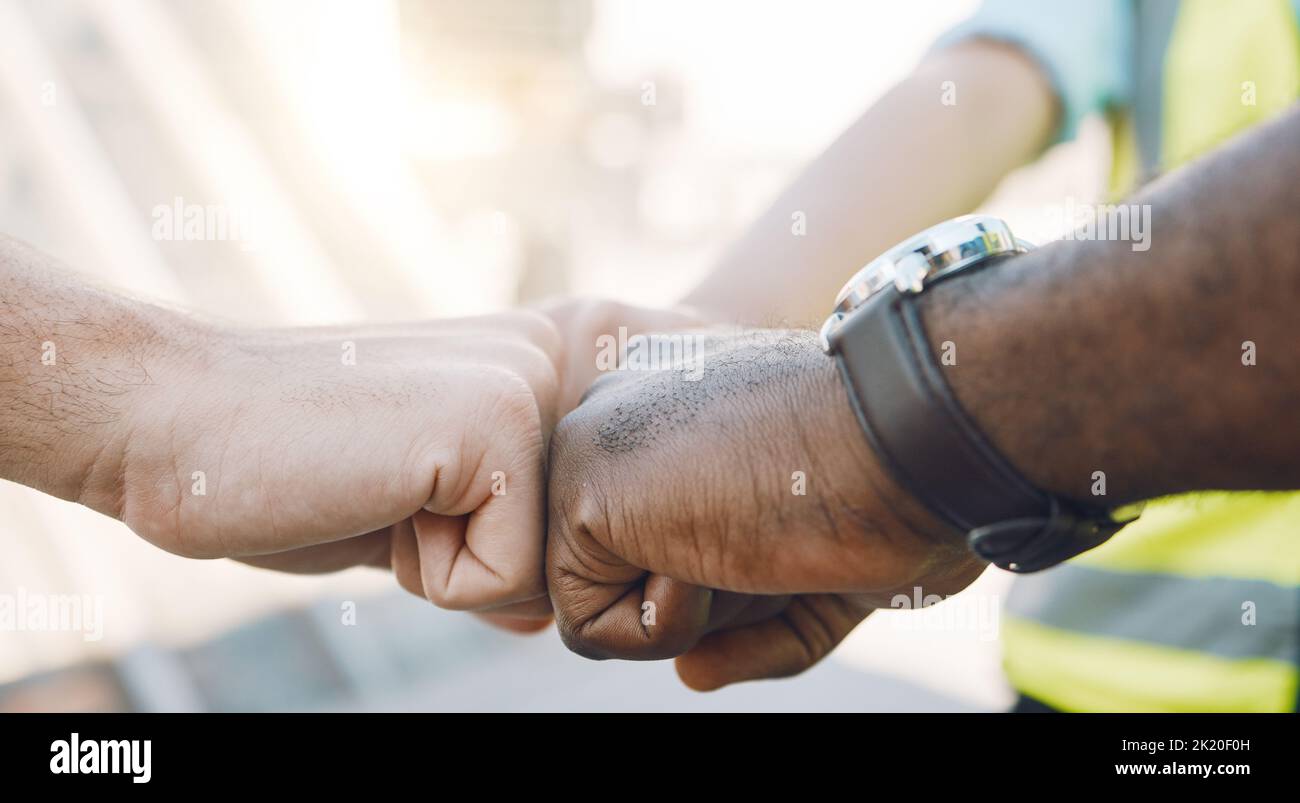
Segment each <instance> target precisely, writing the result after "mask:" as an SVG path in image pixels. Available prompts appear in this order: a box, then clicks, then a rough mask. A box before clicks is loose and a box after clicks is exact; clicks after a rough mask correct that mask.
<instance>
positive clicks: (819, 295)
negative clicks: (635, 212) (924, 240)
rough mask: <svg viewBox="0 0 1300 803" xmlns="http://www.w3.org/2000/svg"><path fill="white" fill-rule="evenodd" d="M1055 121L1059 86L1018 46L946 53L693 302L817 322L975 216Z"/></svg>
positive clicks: (861, 128) (838, 148)
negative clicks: (928, 235)
mask: <svg viewBox="0 0 1300 803" xmlns="http://www.w3.org/2000/svg"><path fill="white" fill-rule="evenodd" d="M947 81H951V82H953V87H952V89H953V90H954V92H955V96H952V95H949V96H948V98H949V99H955V101H956V102H955V103H953V104H952V105H945V103H944V102H943V101H944V100H945V95H944V91H945V87H944V82H947ZM1055 117H1056V112H1055V100H1054V96H1053V94H1052V91H1051V87H1050V86H1049V85H1048V83H1047V81H1046V80H1044V78H1043V77H1042V75H1041V73H1040V71H1039V69H1038V68H1037V66H1036V65H1035V64H1034V63H1033V62H1032V61H1031V60H1030V59H1028V58H1027V57H1026V56H1024V55H1023V54H1021V53H1020V52H1019V51H1017V50H1016V49H1014V48H1011V47H1008V46H1005V45H1000V44H996V43H993V42H991V41H984V40H975V41H971V42H968V43H963V44H960V45H956V46H954V47H952V48H949V49H946V50H943V51H940V52H938V53H935V54H933V55H931V56H930V57H929V58H927V60H926V61H925V62H924V63H923V64H921V66H920V67H918V68H917V70H916V71H915V72H913V73H912V74H911V75H910V76H909V77H908V78H907V79H905V80H904V81H903V82H901V83H900V84H899V85H898V86H896V87H894V88H893V89H891V90H890V91H889V92H887V93H886V94H885V95H884V96H883V97H882V98H880V100H878V101H877V102H876V103H875V104H874V105H873V106H872V107H871V108H870V109H869V110H867V111H866V112H865V113H864V114H863V115H862V117H860V118H859V119H858V120H857V121H856V122H855V123H854V124H853V125H852V126H850V127H849V129H848V130H847V131H845V132H844V133H843V134H842V135H841V136H840V137H839V138H838V139H837V140H836V141H835V142H834V143H833V144H832V145H831V146H830V147H829V148H828V149H827V150H826V151H825V153H823V154H822V155H821V156H819V157H818V158H817V159H816V160H815V161H814V162H813V163H812V164H811V165H809V167H808V168H807V169H806V170H805V171H804V172H803V174H802V175H801V176H800V177H799V178H798V179H797V180H796V181H795V182H794V183H793V184H792V185H791V186H790V187H789V188H788V189H787V190H785V192H783V193H782V194H781V196H780V197H779V198H777V200H776V201H775V202H774V203H773V204H772V206H771V207H770V208H769V209H768V210H767V211H766V212H765V213H764V214H763V215H762V216H761V217H759V218H758V219H757V221H755V222H754V223H753V225H752V226H750V228H749V230H748V231H747V232H746V233H745V234H744V235H743V236H742V237H741V238H740V239H739V240H737V241H736V243H735V244H734V246H733V247H732V248H731V249H730V250H729V251H728V252H727V253H726V254H725V256H724V257H723V259H722V260H721V262H720V263H719V264H718V266H717V268H716V269H715V270H714V271H713V272H712V273H711V274H710V275H709V276H708V277H707V278H706V279H705V280H704V281H703V282H702V283H701V284H700V285H699V287H697V288H696V289H695V290H694V291H692V292H691V293H690V294H689V295H688V296H687V297H686V298H685V299H684V301H683V303H684V304H685V305H687V306H688V307H690V308H693V309H695V310H697V311H699V312H700V313H702V314H703V315H704V316H705V317H706V318H709V319H711V320H716V321H720V322H727V323H745V324H750V325H759V326H769V325H775V324H791V325H814V324H815V323H818V322H820V319H821V318H823V317H825V315H826V313H827V310H828V309H829V307H830V304H831V300H832V299H833V298H834V295H835V292H836V291H837V290H839V288H840V285H841V284H843V282H844V280H845V279H846V278H848V276H849V275H851V274H852V273H853V271H854V270H856V269H857V268H859V267H861V266H862V265H863V264H865V263H866V262H867V261H868V260H870V259H871V258H873V257H874V256H875V255H876V254H878V253H880V252H882V251H884V250H885V249H886V248H888V247H890V246H891V245H893V244H894V243H896V242H898V241H900V240H902V239H903V238H905V237H907V236H908V235H910V234H912V233H914V232H916V231H919V230H921V229H923V228H925V227H927V226H930V225H932V224H934V223H937V222H939V221H941V220H943V219H945V218H948V217H952V216H955V215H959V214H963V213H966V212H969V211H971V210H972V209H973V208H974V207H975V206H976V205H977V204H978V203H979V202H980V201H982V200H983V199H984V198H985V197H986V196H987V195H988V194H989V193H990V192H992V190H993V188H994V187H996V186H997V183H998V182H999V181H1000V180H1001V179H1002V177H1003V176H1004V175H1005V174H1006V173H1007V172H1009V171H1010V170H1012V169H1014V168H1016V167H1018V166H1020V165H1022V164H1025V163H1027V162H1029V161H1030V160H1032V159H1033V158H1035V157H1036V156H1037V155H1038V154H1039V153H1040V152H1041V150H1042V149H1043V148H1044V147H1045V146H1046V145H1047V142H1048V139H1049V137H1050V135H1051V130H1052V126H1053V122H1054V119H1055ZM796 215H799V216H801V217H800V218H799V219H796ZM799 225H802V227H803V230H802V231H803V233H798V231H799Z"/></svg>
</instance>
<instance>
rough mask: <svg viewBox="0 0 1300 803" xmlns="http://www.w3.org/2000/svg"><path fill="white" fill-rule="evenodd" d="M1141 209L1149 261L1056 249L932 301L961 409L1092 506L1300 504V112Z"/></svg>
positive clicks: (1014, 456)
mask: <svg viewBox="0 0 1300 803" xmlns="http://www.w3.org/2000/svg"><path fill="white" fill-rule="evenodd" d="M1130 202H1131V203H1133V204H1139V205H1141V204H1149V205H1150V208H1151V223H1150V230H1149V238H1150V239H1149V245H1150V250H1147V251H1142V250H1134V248H1133V247H1132V246H1133V243H1131V242H1127V241H1124V240H1110V241H1062V242H1057V243H1053V244H1051V245H1049V246H1047V247H1044V248H1042V249H1040V250H1039V251H1036V252H1033V253H1030V254H1027V255H1025V256H1022V257H1017V258H1014V259H1011V260H1008V261H1006V262H1003V263H1001V264H999V265H995V266H992V267H990V268H988V269H986V270H981V271H978V272H975V273H972V274H969V275H965V276H959V277H957V278H954V279H953V280H951V281H949V282H942V283H940V284H938V285H936V286H935V288H934V289H933V291H932V292H931V293H929V294H927V296H925V297H924V298H925V300H924V301H923V308H924V312H925V314H924V320H925V324H926V328H927V333H928V336H929V338H930V340H931V343H932V344H933V346H934V348H936V349H939V348H940V345H941V344H942V343H943V342H944V341H950V342H951V343H952V344H953V346H955V357H956V365H954V366H949V367H947V368H945V371H946V376H947V377H948V379H949V382H950V383H951V385H952V387H953V389H954V391H955V393H956V395H957V398H958V399H959V401H960V402H961V403H962V405H963V406H964V407H965V408H966V409H967V411H968V412H969V413H970V414H971V415H972V416H973V417H974V419H975V420H976V421H977V422H978V423H979V424H980V426H981V427H982V428H983V430H984V431H985V432H986V433H987V434H988V436H989V437H990V438H991V439H992V440H993V442H994V443H995V444H996V445H997V446H998V447H999V448H1000V449H1001V450H1002V452H1003V453H1004V454H1005V455H1006V456H1007V457H1008V458H1009V459H1010V460H1011V461H1012V463H1013V464H1015V465H1016V466H1018V467H1019V468H1020V469H1021V471H1023V472H1024V473H1025V474H1026V475H1027V476H1028V477H1029V478H1030V479H1031V480H1033V481H1034V482H1036V483H1038V484H1040V485H1041V486H1043V487H1046V488H1049V489H1052V490H1054V491H1057V492H1060V493H1063V494H1066V495H1068V496H1072V497H1075V498H1078V499H1086V500H1089V501H1093V502H1095V501H1097V500H1096V499H1095V498H1094V495H1093V493H1092V489H1093V487H1094V485H1095V483H1096V479H1097V478H1096V476H1095V475H1094V472H1104V474H1105V480H1106V491H1107V494H1106V498H1107V500H1109V501H1110V502H1113V503H1125V502H1130V501H1135V500H1139V499H1147V498H1151V497H1155V496H1160V495H1165V494H1170V493H1175V492H1180V491H1189V490H1210V489H1224V490H1238V489H1257V490H1271V489H1294V488H1300V427H1298V426H1296V411H1297V402H1298V401H1300V359H1298V357H1300V339H1298V336H1297V331H1296V321H1297V316H1296V306H1297V302H1298V301H1300V226H1297V225H1296V218H1295V215H1296V210H1297V209H1300V107H1295V108H1293V109H1292V110H1291V111H1290V112H1289V113H1288V114H1286V115H1285V116H1284V117H1283V118H1282V119H1280V120H1278V121H1275V122H1273V123H1271V124H1268V125H1266V126H1263V127H1261V128H1259V129H1256V130H1254V131H1252V132H1250V133H1247V134H1245V135H1243V136H1241V137H1239V138H1237V139H1235V140H1233V141H1232V142H1230V143H1229V144H1227V145H1225V146H1224V147H1223V148H1221V149H1219V150H1218V151H1216V152H1214V153H1212V154H1210V155H1209V156H1207V157H1205V158H1203V159H1201V160H1199V161H1197V162H1195V163H1193V164H1191V165H1189V166H1187V167H1186V168H1184V169H1183V170H1181V171H1179V172H1177V173H1174V174H1172V175H1170V176H1167V177H1166V178H1165V179H1163V180H1161V181H1159V182H1157V183H1155V184H1153V185H1151V186H1149V187H1148V188H1147V189H1145V190H1144V191H1143V192H1142V193H1141V194H1139V195H1138V196H1136V197H1135V198H1133V199H1131V201H1130Z"/></svg>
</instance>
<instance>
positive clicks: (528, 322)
mask: <svg viewBox="0 0 1300 803" xmlns="http://www.w3.org/2000/svg"><path fill="white" fill-rule="evenodd" d="M509 315H510V316H511V322H512V324H513V325H514V329H515V330H516V331H518V332H520V333H521V334H522V335H523V336H524V338H525V339H527V340H528V342H529V343H531V344H532V345H534V346H536V347H537V348H538V349H539V350H540V351H541V353H542V354H544V355H546V357H547V359H549V360H552V361H554V360H555V359H556V358H558V356H559V355H560V353H561V351H562V350H563V336H562V335H561V334H560V328H559V326H557V325H556V323H555V321H554V320H552V319H551V317H550V316H549V315H546V314H545V313H542V312H538V311H537V310H528V309H524V310H514V311H512V312H510V313H509Z"/></svg>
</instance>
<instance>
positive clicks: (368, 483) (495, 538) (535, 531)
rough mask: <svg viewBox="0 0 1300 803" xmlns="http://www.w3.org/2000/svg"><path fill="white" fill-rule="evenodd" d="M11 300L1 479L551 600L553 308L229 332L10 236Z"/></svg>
mask: <svg viewBox="0 0 1300 803" xmlns="http://www.w3.org/2000/svg"><path fill="white" fill-rule="evenodd" d="M0 297H2V298H4V299H5V301H4V304H3V307H2V308H0V332H3V340H2V341H0V349H2V352H0V353H2V354H3V362H0V411H2V412H0V417H2V418H0V432H3V436H4V439H5V445H6V448H4V449H3V450H0V452H2V453H3V454H2V455H0V472H2V473H3V476H5V477H6V478H9V479H13V480H15V481H18V482H22V483H25V484H28V485H31V486H32V487H35V488H38V489H40V490H43V491H46V492H48V493H52V494H55V495H57V496H60V497H62V498H64V499H71V500H75V501H79V502H81V503H83V504H85V505H87V506H89V507H91V508H93V509H95V510H97V511H99V512H101V513H105V514H107V515H110V516H114V517H116V518H119V519H121V520H122V521H124V522H125V523H126V524H127V525H128V526H129V527H130V528H131V529H132V530H134V531H135V532H136V533H137V534H138V535H140V536H141V537H143V538H145V539H146V540H148V541H149V542H151V543H153V544H155V545H156V546H158V547H160V548H162V549H165V550H168V551H170V552H174V553H176V554H179V555H183V556H186V557H193V558H216V557H234V558H239V559H242V560H244V561H246V562H249V563H252V564H254V565H258V566H265V567H270V568H277V569H281V570H288V571H329V570H334V569H338V568H343V567H345V566H350V565H356V564H362V563H364V564H372V565H387V566H391V568H392V569H393V571H394V572H395V574H396V575H397V579H398V581H399V582H400V583H401V584H402V585H403V587H405V588H407V589H408V590H411V591H413V592H415V593H419V594H421V595H422V596H426V597H428V598H429V599H430V600H431V601H433V602H435V603H436V604H438V605H441V606H443V607H448V608H455V609H472V610H488V609H491V610H497V611H498V612H502V613H510V614H516V615H529V616H544V615H546V614H547V611H548V609H549V603H548V601H547V599H546V596H545V584H544V579H543V576H542V572H541V565H542V552H543V535H544V530H543V521H544V496H545V486H544V477H545V473H544V472H545V455H546V436H547V435H548V433H549V431H550V428H551V426H552V425H553V423H554V421H555V418H556V398H557V393H558V388H559V385H558V377H557V374H556V371H555V368H554V365H555V362H556V361H557V359H558V357H559V353H560V341H559V335H558V333H557V332H556V330H555V328H554V326H553V325H552V324H551V322H550V321H549V319H547V318H546V317H545V316H542V315H540V314H538V313H532V312H519V313H510V314H507V315H501V316H492V317H486V318H478V319H464V320H453V321H442V322H433V323H422V324H413V325H406V326H383V327H371V328H326V329H301V330H283V331H241V330H233V329H228V328H225V327H221V326H217V325H213V324H207V323H203V322H198V321H195V320H193V319H191V318H188V317H186V316H182V315H180V314H177V313H172V312H170V311H167V310H163V309H159V308H157V307H154V306H151V305H148V304H143V303H140V302H138V301H134V300H132V299H127V298H124V297H121V296H116V295H114V294H111V293H106V292H101V291H97V290H94V289H93V288H90V287H87V286H86V285H85V283H84V282H83V281H82V280H80V279H78V278H77V277H74V276H71V275H69V274H66V273H64V272H62V271H61V270H60V269H59V268H58V267H57V266H55V265H53V264H51V262H50V260H48V259H47V258H46V257H44V256H43V255H41V254H39V253H38V252H36V251H34V250H33V249H30V248H29V247H27V246H25V245H22V244H20V243H18V242H16V241H12V240H4V241H0ZM46 342H49V343H53V344H54V345H55V346H56V348H57V354H56V359H55V360H54V361H53V362H52V364H45V363H43V362H42V360H41V357H42V345H43V344H44V343H46ZM345 348H351V349H352V351H353V353H354V354H355V364H345V361H344V359H343V356H344V354H345ZM196 471H201V472H203V475H204V477H203V481H204V484H205V486H206V487H205V489H204V490H205V493H204V494H196V493H195V492H194V483H195V481H196V478H195V477H194V472H196ZM496 472H500V474H499V475H497V477H500V478H501V479H502V480H503V481H504V483H505V490H506V492H505V493H504V494H495V493H493V484H494V482H495V481H496V479H497V477H494V474H495V473H496Z"/></svg>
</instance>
